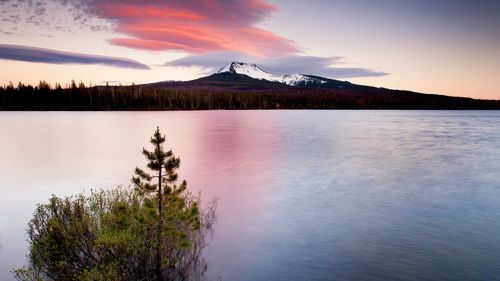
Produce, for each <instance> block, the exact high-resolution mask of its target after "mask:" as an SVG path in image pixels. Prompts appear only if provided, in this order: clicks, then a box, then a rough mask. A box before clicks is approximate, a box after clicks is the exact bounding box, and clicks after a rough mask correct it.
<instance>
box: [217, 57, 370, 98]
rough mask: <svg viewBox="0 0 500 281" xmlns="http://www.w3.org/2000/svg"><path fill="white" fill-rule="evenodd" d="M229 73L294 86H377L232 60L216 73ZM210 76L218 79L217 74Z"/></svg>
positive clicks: (359, 88)
mask: <svg viewBox="0 0 500 281" xmlns="http://www.w3.org/2000/svg"><path fill="white" fill-rule="evenodd" d="M228 73H232V74H239V75H245V76H248V77H250V78H253V79H257V80H264V81H269V82H275V83H281V84H285V85H288V86H294V87H306V88H321V89H348V90H365V91H373V90H375V89H377V88H375V87H370V86H363V85H356V84H352V83H350V82H347V81H339V80H335V79H329V78H324V77H320V76H315V75H306V74H276V73H271V72H268V71H265V70H263V69H262V68H260V67H259V66H257V65H255V64H249V63H244V62H231V63H229V64H228V65H226V66H225V67H223V68H221V69H220V70H219V71H217V73H216V75H226V76H227V74H228ZM216 75H215V76H214V75H212V76H210V77H211V78H212V79H213V78H215V79H217V76H216Z"/></svg>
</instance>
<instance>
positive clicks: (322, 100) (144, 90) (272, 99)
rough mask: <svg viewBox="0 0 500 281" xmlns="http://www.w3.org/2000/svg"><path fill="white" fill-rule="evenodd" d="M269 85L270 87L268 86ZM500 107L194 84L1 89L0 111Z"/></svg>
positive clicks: (392, 93) (353, 92)
mask: <svg viewBox="0 0 500 281" xmlns="http://www.w3.org/2000/svg"><path fill="white" fill-rule="evenodd" d="M271 84H272V85H271ZM219 109H226V110H229V109H500V101H499V100H479V99H472V98H463V97H450V96H444V95H433V94H421V93H415V92H410V91H400V90H390V89H384V88H373V87H367V88H366V89H363V88H359V89H358V88H352V89H348V88H347V89H342V88H338V89H331V88H328V89H323V88H307V87H290V86H286V85H276V83H269V84H265V83H264V84H252V83H248V84H242V83H234V84H233V83H231V82H230V81H229V82H226V83H215V82H214V81H209V82H207V81H203V80H201V79H200V80H194V81H188V82H163V83H155V84H145V85H134V84H132V85H130V86H110V85H106V86H86V85H85V84H84V83H82V82H80V83H78V84H77V83H75V81H72V82H71V84H69V85H68V86H65V87H62V86H61V85H59V84H56V85H50V84H49V83H47V82H44V81H41V82H40V83H39V84H38V85H35V86H32V85H25V84H23V83H19V84H18V85H17V86H14V85H13V84H12V83H9V85H5V86H0V110H4V111H6V110H9V111H16V110H37V111H58V110H67V111H73V110H74V111H111V110H117V111H118V110H119V111H123V110H131V111H132V110H219Z"/></svg>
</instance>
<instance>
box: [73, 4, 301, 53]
mask: <svg viewBox="0 0 500 281" xmlns="http://www.w3.org/2000/svg"><path fill="white" fill-rule="evenodd" d="M81 1H83V3H84V4H85V5H86V8H87V11H89V12H90V13H92V14H94V15H96V16H98V17H100V18H103V19H106V20H110V21H112V22H114V23H115V24H116V28H115V31H116V32H117V33H120V34H123V35H125V36H124V37H120V38H113V39H111V40H110V42H111V43H112V44H114V45H119V46H124V47H129V48H134V49H143V50H156V51H161V50H182V51H187V52H191V53H204V52H209V51H238V52H245V53H248V54H251V55H256V56H273V55H278V54H279V55H283V54H290V53H296V52H297V51H298V48H297V46H296V45H295V44H294V42H292V41H291V40H288V39H286V38H284V37H281V36H279V35H276V34H274V33H272V32H270V31H267V30H263V29H260V28H257V27H255V24H256V23H258V22H261V21H262V20H264V19H265V18H268V17H269V16H270V15H271V14H272V13H274V12H276V10H277V8H276V7H275V6H274V5H271V4H269V3H267V2H266V1H265V0H247V1H242V0H196V1H195V0H191V1H188V0H183V1H181V0H171V1H165V0H164V1H160V0H143V1H132V0H122V1H118V0H108V1H90V2H89V1H84V0H81Z"/></svg>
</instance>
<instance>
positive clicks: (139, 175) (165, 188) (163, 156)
mask: <svg viewBox="0 0 500 281" xmlns="http://www.w3.org/2000/svg"><path fill="white" fill-rule="evenodd" d="M150 142H151V144H152V145H153V148H154V149H153V150H152V151H148V150H146V149H145V148H143V150H142V153H143V154H144V156H145V157H146V159H147V160H148V161H149V162H148V164H147V167H148V168H149V169H150V170H151V171H152V172H153V173H154V174H153V175H151V174H149V173H147V172H145V171H144V170H142V169H140V168H135V174H136V176H134V177H132V182H133V183H134V184H135V185H136V186H137V188H138V189H139V191H140V192H142V193H156V199H157V202H158V206H157V207H158V210H157V212H158V225H157V233H156V240H157V241H156V242H157V243H156V245H155V247H156V248H155V251H156V278H157V280H158V281H160V280H162V251H161V241H162V237H163V225H164V214H163V212H164V204H165V203H167V202H168V200H169V198H172V197H176V196H178V195H179V194H181V193H182V192H183V191H184V190H186V186H187V184H186V181H182V183H181V184H180V185H179V186H177V185H176V184H175V183H176V182H177V178H178V174H177V172H176V171H177V169H178V168H179V166H180V159H179V158H178V157H175V156H174V154H173V153H172V150H168V151H165V150H164V148H163V143H164V142H165V136H164V135H163V136H162V135H161V133H160V129H159V127H157V128H156V131H155V133H154V135H153V137H151V140H150Z"/></svg>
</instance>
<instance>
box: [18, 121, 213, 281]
mask: <svg viewBox="0 0 500 281" xmlns="http://www.w3.org/2000/svg"><path fill="white" fill-rule="evenodd" d="M157 134H158V135H159V130H157ZM152 142H153V140H152ZM161 143H162V142H157V145H156V149H155V151H156V152H158V153H160V152H163V150H162V149H159V147H160V146H161ZM155 151H153V152H152V153H153V154H154V153H155ZM158 153H157V156H158V155H160V154H158ZM150 156H151V155H150ZM173 158H175V157H173V155H172V153H171V151H169V155H167V157H163V158H161V157H160V159H159V160H160V161H159V162H158V159H156V160H155V161H157V162H156V163H157V164H159V167H167V166H168V165H170V166H168V167H169V168H170V170H167V172H166V173H165V175H166V177H167V178H164V176H162V175H161V168H158V165H157V166H155V167H156V171H160V175H159V177H157V178H158V179H160V183H163V187H164V188H163V189H161V184H160V185H159V186H156V187H154V185H149V186H148V188H149V189H148V190H144V189H143V188H141V187H144V186H145V185H142V186H141V185H138V186H137V187H138V188H135V189H132V188H116V189H112V190H107V191H105V190H101V191H92V192H91V194H90V195H89V196H85V195H77V196H72V197H66V198H58V197H56V196H52V198H50V200H49V202H48V203H47V204H40V205H38V206H37V208H36V210H35V213H34V215H33V218H32V219H31V221H30V223H29V224H28V238H29V243H30V253H29V261H30V265H29V266H28V267H24V268H21V269H17V270H15V271H14V276H15V277H16V278H17V279H18V280H26V281H28V280H31V281H34V280H37V281H39V280H68V281H71V280H75V281H76V280H96V281H97V280H117V281H120V280H198V279H203V274H204V272H205V271H206V269H207V264H206V261H205V260H204V258H203V256H202V250H203V248H204V246H205V237H206V234H207V232H208V231H210V230H211V227H212V223H213V220H214V218H215V201H212V202H210V204H208V207H207V208H206V209H204V210H200V196H199V195H196V196H195V195H193V194H191V193H189V192H187V191H186V183H185V181H184V182H182V184H181V185H179V186H176V185H175V184H174V183H175V180H176V178H177V176H176V174H175V169H176V168H178V165H173V166H172V161H169V160H168V159H173ZM175 159H177V162H176V163H174V164H178V162H179V161H178V158H175ZM163 160H165V162H164V163H163V162H162V161H163ZM167 162H168V163H169V164H167ZM174 162H175V160H174ZM148 166H149V165H148ZM153 168H154V167H153ZM139 170H140V169H139ZM153 170H154V169H153ZM141 172H143V171H142V170H141ZM143 173H144V174H143V176H146V173H145V172H143ZM148 177H149V179H152V178H154V177H152V176H149V175H147V176H146V178H148ZM134 182H137V179H136V178H134Z"/></svg>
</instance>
